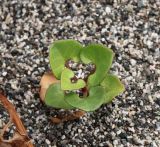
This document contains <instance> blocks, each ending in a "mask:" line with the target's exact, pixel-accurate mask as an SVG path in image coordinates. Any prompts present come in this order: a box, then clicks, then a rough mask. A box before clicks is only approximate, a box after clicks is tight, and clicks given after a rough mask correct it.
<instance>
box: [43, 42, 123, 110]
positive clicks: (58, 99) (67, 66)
mask: <svg viewBox="0 0 160 147" xmlns="http://www.w3.org/2000/svg"><path fill="white" fill-rule="evenodd" d="M113 57H114V53H113V51H112V50H111V49H109V48H107V47H105V46H103V45H101V44H90V45H88V46H86V47H83V46H82V45H81V44H80V43H79V42H77V41H74V40H59V41H55V42H54V43H53V44H52V45H51V47H50V55H49V58H50V66H51V69H52V73H46V74H44V75H43V77H42V79H41V82H40V85H41V91H40V97H41V100H42V101H43V102H44V103H45V104H46V105H48V106H50V107H54V108H60V109H80V110H83V111H94V110H96V109H98V108H99V107H100V106H101V105H102V104H106V103H109V102H111V101H112V100H113V98H114V97H115V96H117V95H119V94H120V93H122V92H123V91H124V86H123V84H122V83H121V82H120V80H119V79H118V77H117V76H115V75H111V74H109V73H108V71H109V69H110V67H111V65H112V60H113Z"/></svg>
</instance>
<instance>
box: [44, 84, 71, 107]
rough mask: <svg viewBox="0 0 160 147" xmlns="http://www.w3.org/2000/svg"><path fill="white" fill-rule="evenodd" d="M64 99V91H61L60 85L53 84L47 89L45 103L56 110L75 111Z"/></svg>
mask: <svg viewBox="0 0 160 147" xmlns="http://www.w3.org/2000/svg"><path fill="white" fill-rule="evenodd" d="M64 97H65V95H64V91H63V90H61V87H60V83H56V84H52V85H50V86H49V88H48V89H47V92H46V96H45V103H46V104H47V105H48V106H51V107H54V108H62V109H73V106H71V105H69V104H68V103H67V102H66V101H65V100H64Z"/></svg>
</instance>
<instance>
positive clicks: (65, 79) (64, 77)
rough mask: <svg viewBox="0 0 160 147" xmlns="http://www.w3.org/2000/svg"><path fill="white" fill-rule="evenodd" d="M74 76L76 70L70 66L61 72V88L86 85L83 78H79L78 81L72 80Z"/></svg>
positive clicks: (74, 87)
mask: <svg viewBox="0 0 160 147" xmlns="http://www.w3.org/2000/svg"><path fill="white" fill-rule="evenodd" d="M72 77H74V72H73V71H71V70H70V69H68V68H65V69H64V70H63V71H62V74H61V89H62V90H75V89H81V88H83V87H85V85H86V83H85V81H84V80H82V79H78V81H77V82H76V83H72V82H71V78H72Z"/></svg>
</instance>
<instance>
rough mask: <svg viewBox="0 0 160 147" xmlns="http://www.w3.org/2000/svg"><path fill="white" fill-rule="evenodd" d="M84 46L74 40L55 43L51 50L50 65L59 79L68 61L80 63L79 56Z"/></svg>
mask: <svg viewBox="0 0 160 147" xmlns="http://www.w3.org/2000/svg"><path fill="white" fill-rule="evenodd" d="M81 49H82V45H81V44H80V43H79V42H77V41H74V40H59V41H55V42H54V43H53V44H52V46H51V48H50V55H49V56H50V65H51V69H52V71H53V73H54V75H55V76H56V78H57V79H60V77H61V72H62V71H63V69H64V67H65V62H66V61H67V60H68V59H72V60H74V61H79V54H80V51H81Z"/></svg>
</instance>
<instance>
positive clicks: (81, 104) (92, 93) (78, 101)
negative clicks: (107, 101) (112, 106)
mask: <svg viewBox="0 0 160 147" xmlns="http://www.w3.org/2000/svg"><path fill="white" fill-rule="evenodd" d="M104 95H105V90H104V88H103V87H102V86H96V87H92V88H91V89H90V90H89V96H88V97H86V98H80V97H79V96H78V95H77V94H73V93H71V94H68V95H66V98H65V100H66V101H67V103H69V104H70V105H72V106H73V107H76V108H79V109H81V110H84V111H94V110H96V109H98V108H99V107H100V106H101V105H102V104H103V102H104Z"/></svg>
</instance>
